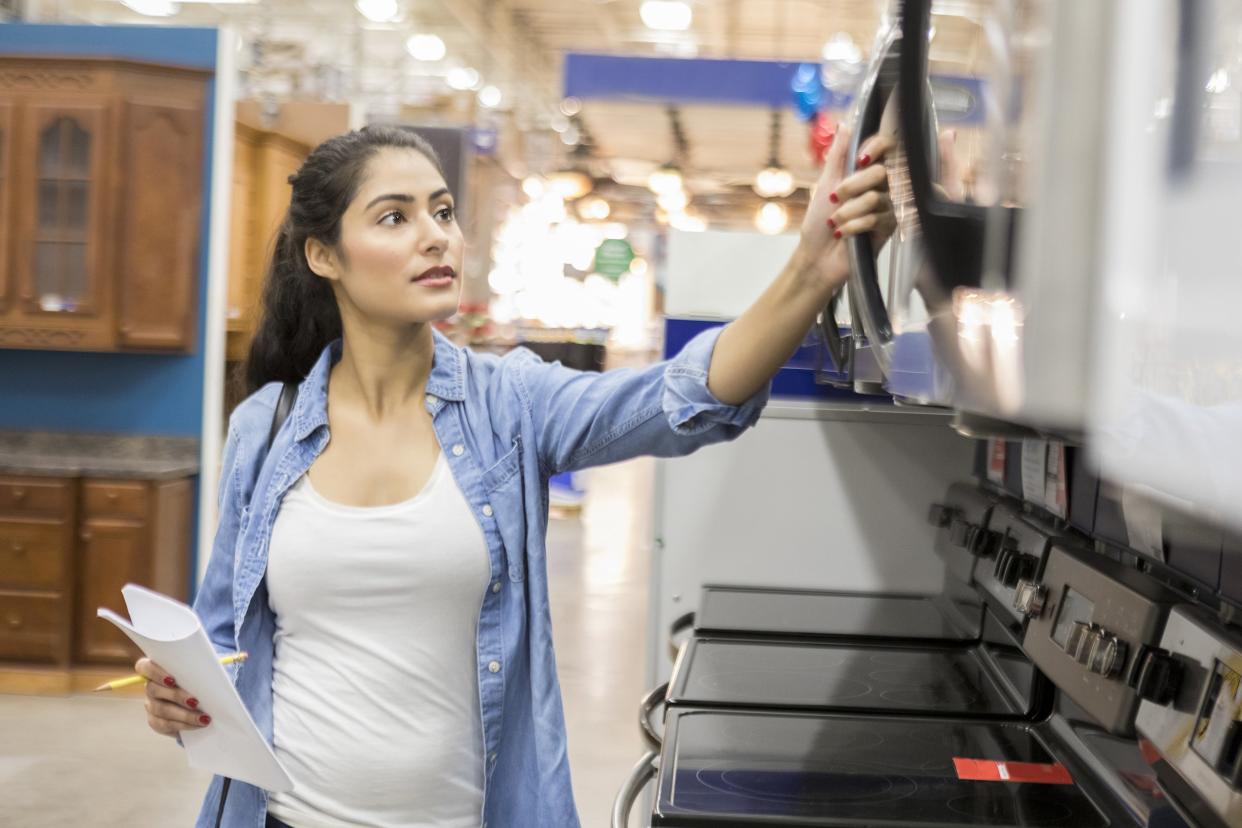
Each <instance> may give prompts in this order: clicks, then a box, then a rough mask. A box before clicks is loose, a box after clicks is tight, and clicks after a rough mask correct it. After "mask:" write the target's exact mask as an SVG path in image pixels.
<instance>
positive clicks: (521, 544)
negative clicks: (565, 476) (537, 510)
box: [483, 437, 526, 581]
mask: <svg viewBox="0 0 1242 828" xmlns="http://www.w3.org/2000/svg"><path fill="white" fill-rule="evenodd" d="M483 490H484V491H485V492H486V493H487V504H488V505H489V506H490V507H491V509H492V515H491V524H492V525H491V526H490V527H488V528H489V529H490V530H491V531H494V532H496V533H497V534H498V535H499V536H500V542H501V545H502V546H503V547H504V550H505V562H506V564H507V566H508V570H509V580H510V581H522V580H525V578H526V504H525V502H524V500H523V497H522V494H523V493H522V441H521V439H520V438H517V437H515V438H514V439H513V446H512V447H511V448H510V449H509V451H508V452H506V453H505V455H504V457H501V458H500V459H499V460H498V461H496V462H495V463H494V464H492V465H491V466H490V467H489V468H488V469H487V470H486V471H484V472H483Z"/></svg>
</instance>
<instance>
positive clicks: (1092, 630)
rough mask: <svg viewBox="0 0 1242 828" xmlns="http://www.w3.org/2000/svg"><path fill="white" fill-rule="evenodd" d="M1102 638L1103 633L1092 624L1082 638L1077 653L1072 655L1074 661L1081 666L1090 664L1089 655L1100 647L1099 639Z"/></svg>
mask: <svg viewBox="0 0 1242 828" xmlns="http://www.w3.org/2000/svg"><path fill="white" fill-rule="evenodd" d="M1103 637H1104V631H1103V630H1102V629H1100V628H1099V627H1097V626H1095V625H1094V624H1092V625H1091V626H1090V627H1089V628H1088V629H1087V632H1086V634H1085V635H1084V636H1083V637H1082V643H1081V644H1079V645H1078V652H1076V653H1074V660H1075V661H1077V662H1078V663H1079V664H1081V665H1083V666H1087V665H1090V664H1091V654H1092V653H1094V652H1095V649H1096V647H1098V646H1100V639H1102V638H1103Z"/></svg>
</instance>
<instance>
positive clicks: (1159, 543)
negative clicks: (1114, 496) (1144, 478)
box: [1121, 485, 1164, 561]
mask: <svg viewBox="0 0 1242 828" xmlns="http://www.w3.org/2000/svg"><path fill="white" fill-rule="evenodd" d="M1153 495H1154V492H1153V491H1152V490H1151V489H1149V488H1147V487H1146V486H1140V485H1130V486H1122V487H1121V513H1122V515H1124V516H1125V520H1126V534H1127V535H1128V536H1129V541H1130V548H1131V549H1133V550H1135V551H1136V552H1142V553H1143V554H1145V555H1150V556H1151V557H1153V558H1155V559H1156V560H1159V561H1163V560H1164V509H1163V508H1161V505H1160V503H1159V502H1158V501H1157V500H1156V498H1155V497H1154V496H1153Z"/></svg>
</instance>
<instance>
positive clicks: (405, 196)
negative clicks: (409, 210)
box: [363, 187, 450, 210]
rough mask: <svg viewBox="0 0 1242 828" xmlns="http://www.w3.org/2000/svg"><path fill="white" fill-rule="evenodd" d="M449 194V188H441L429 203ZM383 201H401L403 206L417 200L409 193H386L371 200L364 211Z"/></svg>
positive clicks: (429, 199) (431, 197)
mask: <svg viewBox="0 0 1242 828" xmlns="http://www.w3.org/2000/svg"><path fill="white" fill-rule="evenodd" d="M449 194H450V193H449V189H448V187H441V188H440V189H438V190H436V191H435V192H434V193H432V194H431V196H430V197H429V198H428V199H427V201H435V200H436V199H437V198H440V197H441V196H446V195H449ZM381 201H400V202H402V203H403V204H413V203H414V201H415V199H414V196H412V195H410V194H409V193H385V194H384V195H382V196H376V197H375V198H373V199H371V201H370V202H369V203H368V204H367V206H366V207H364V208H363V209H364V210H370V209H371V208H372V207H374V206H375V205H376V204H379V203H380V202H381Z"/></svg>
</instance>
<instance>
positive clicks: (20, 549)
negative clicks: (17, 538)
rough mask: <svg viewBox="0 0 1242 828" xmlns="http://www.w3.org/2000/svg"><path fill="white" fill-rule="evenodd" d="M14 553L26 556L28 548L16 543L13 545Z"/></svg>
mask: <svg viewBox="0 0 1242 828" xmlns="http://www.w3.org/2000/svg"><path fill="white" fill-rule="evenodd" d="M13 551H14V552H16V553H17V554H18V555H24V554H26V547H25V546H22V545H21V544H20V543H15V544H13Z"/></svg>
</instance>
